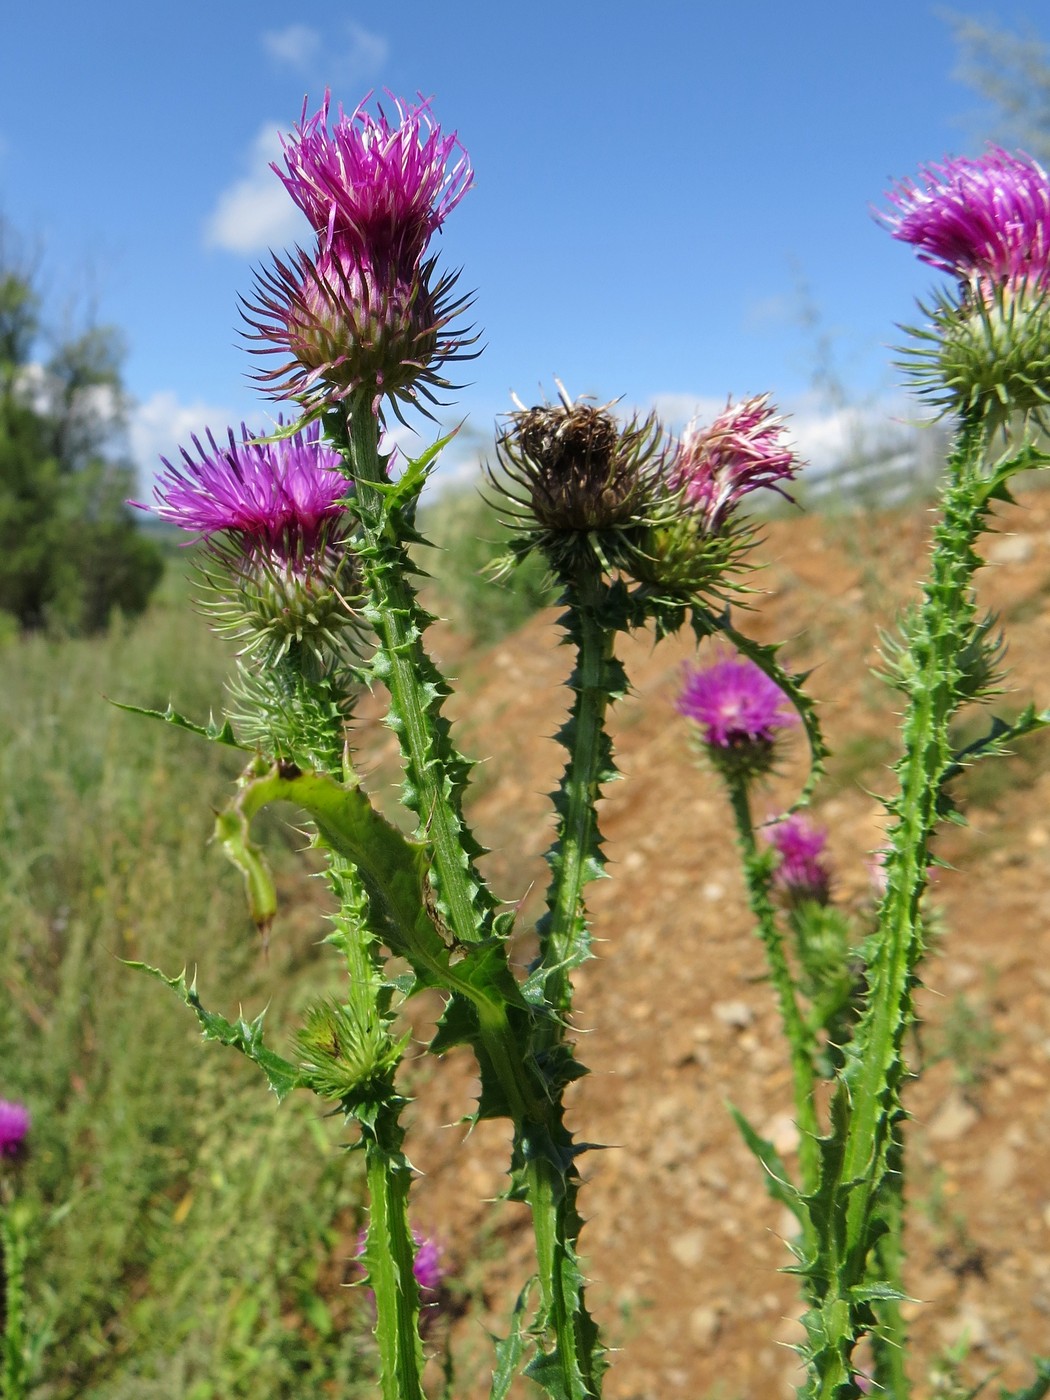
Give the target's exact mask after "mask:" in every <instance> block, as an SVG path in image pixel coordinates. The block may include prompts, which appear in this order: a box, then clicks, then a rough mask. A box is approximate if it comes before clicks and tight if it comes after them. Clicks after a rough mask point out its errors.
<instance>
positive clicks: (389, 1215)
mask: <svg viewBox="0 0 1050 1400" xmlns="http://www.w3.org/2000/svg"><path fill="white" fill-rule="evenodd" d="M362 1127H363V1131H364V1146H365V1163H366V1174H367V1179H368V1190H369V1198H370V1205H369V1218H368V1237H367V1241H366V1245H365V1264H366V1266H367V1269H368V1282H369V1285H370V1287H371V1288H372V1291H373V1292H374V1293H375V1297H376V1338H377V1340H378V1342H379V1358H380V1382H381V1386H382V1393H383V1400H423V1394H424V1392H423V1379H422V1376H423V1347H422V1343H421V1342H420V1340H419V1286H418V1284H417V1283H416V1277H415V1274H414V1273H413V1264H414V1261H415V1242H414V1240H413V1239H412V1230H411V1227H410V1225H409V1219H408V1193H409V1187H410V1185H411V1180H412V1169H411V1167H410V1166H409V1164H408V1161H407V1160H406V1158H405V1156H404V1153H403V1152H402V1151H401V1144H402V1140H403V1138H404V1132H403V1129H402V1128H401V1125H400V1123H399V1122H398V1113H397V1111H391V1110H390V1108H389V1107H386V1106H384V1107H382V1108H380V1110H379V1112H378V1114H377V1116H376V1119H375V1122H374V1124H373V1125H372V1126H371V1127H365V1126H364V1125H362Z"/></svg>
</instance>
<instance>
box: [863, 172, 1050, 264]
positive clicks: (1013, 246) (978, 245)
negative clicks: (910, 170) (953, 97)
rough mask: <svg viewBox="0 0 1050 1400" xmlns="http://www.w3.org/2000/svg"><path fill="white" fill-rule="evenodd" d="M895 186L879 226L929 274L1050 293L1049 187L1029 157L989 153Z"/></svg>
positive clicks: (1047, 180)
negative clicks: (909, 247)
mask: <svg viewBox="0 0 1050 1400" xmlns="http://www.w3.org/2000/svg"><path fill="white" fill-rule="evenodd" d="M919 176H920V181H921V183H919V184H917V183H916V182H915V181H914V180H901V181H899V182H898V183H897V184H896V185H895V186H894V188H893V189H892V190H891V191H890V192H889V194H888V195H887V198H888V199H889V201H890V203H891V204H892V205H893V207H894V209H895V210H896V211H897V212H896V213H893V214H883V215H882V221H883V222H884V223H885V225H886V226H887V227H888V228H889V230H890V232H891V233H892V234H893V237H894V238H899V239H900V240H901V241H902V242H904V243H911V244H913V245H914V247H916V248H917V249H918V253H919V257H920V258H921V259H922V260H923V262H926V263H929V264H930V266H931V267H936V268H939V269H940V270H941V271H942V272H949V273H951V274H952V275H953V276H954V277H957V278H959V280H960V281H963V282H968V281H970V279H971V278H974V277H976V278H979V279H987V280H988V281H989V282H992V283H997V284H1003V283H1014V284H1021V283H1034V284H1035V285H1037V286H1039V287H1043V288H1045V287H1047V286H1050V179H1048V178H1047V174H1046V171H1045V170H1043V168H1042V166H1041V165H1039V164H1038V162H1037V161H1034V160H1032V158H1031V157H1030V156H1026V155H1022V154H1016V155H1014V154H1011V153H1010V152H1008V151H1004V150H1003V149H1002V148H1001V147H999V146H990V147H989V148H988V150H987V151H986V152H985V154H984V155H983V156H979V157H978V158H977V159H976V160H970V159H967V158H965V157H963V158H960V159H954V160H946V161H945V162H944V163H943V164H940V165H937V164H932V163H931V164H929V165H926V166H923V167H922V169H921V170H920V172H919Z"/></svg>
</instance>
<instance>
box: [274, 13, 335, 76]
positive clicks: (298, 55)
mask: <svg viewBox="0 0 1050 1400" xmlns="http://www.w3.org/2000/svg"><path fill="white" fill-rule="evenodd" d="M262 46H263V48H264V49H265V50H266V52H267V53H268V54H269V55H270V57H271V58H272V59H273V60H274V61H275V62H276V63H279V64H281V65H283V66H284V67H286V68H293V69H294V70H295V71H296V72H297V73H302V72H304V71H308V70H310V69H311V68H312V67H313V66H314V63H315V61H316V59H317V56H318V54H319V53H320V51H321V35H320V31H319V30H316V29H311V28H310V26H309V25H307V24H290V25H288V27H287V29H270V30H267V32H266V33H265V34H264V35H263V36H262Z"/></svg>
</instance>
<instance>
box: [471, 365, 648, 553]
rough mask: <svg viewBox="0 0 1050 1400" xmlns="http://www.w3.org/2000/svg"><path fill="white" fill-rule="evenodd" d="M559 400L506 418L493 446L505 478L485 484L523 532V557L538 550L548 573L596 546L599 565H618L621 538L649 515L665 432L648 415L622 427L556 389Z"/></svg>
mask: <svg viewBox="0 0 1050 1400" xmlns="http://www.w3.org/2000/svg"><path fill="white" fill-rule="evenodd" d="M555 382H557V381H555ZM558 392H559V397H560V402H559V403H556V404H541V405H539V406H538V407H535V408H525V407H524V405H522V404H520V403H519V407H518V411H517V412H515V413H511V414H509V415H508V420H509V421H508V426H507V427H506V428H505V429H504V431H503V432H502V433H501V434H500V435H499V437H498V438H497V441H496V456H497V461H498V463H499V467H500V469H501V472H502V476H500V477H497V476H494V475H493V474H492V473H490V479H491V480H492V481H493V484H494V485H495V486H496V488H497V489H498V490H500V491H501V493H502V494H503V496H504V499H505V502H506V504H507V505H508V507H509V510H510V513H511V515H512V517H513V523H514V524H515V525H517V526H518V527H519V528H520V529H521V530H522V536H523V543H522V551H521V552H522V553H524V552H526V551H527V550H529V549H540V550H541V551H542V552H543V553H544V554H545V555H546V556H547V559H548V561H549V562H550V563H551V565H552V567H554V568H555V569H564V570H571V569H572V567H573V565H574V563H575V561H576V560H577V559H579V558H580V557H581V556H588V557H590V558H594V557H595V548H594V546H595V544H597V546H598V549H597V557H599V558H600V559H602V560H608V561H610V562H613V563H616V562H619V559H620V556H621V555H622V549H621V547H620V546H621V541H622V537H623V535H624V533H625V532H627V533H629V532H630V531H632V530H633V529H637V528H638V527H640V526H641V525H642V524H643V523H644V521H645V520H646V519H647V517H648V515H649V511H650V505H651V502H652V500H653V498H654V494H655V492H656V489H657V484H658V482H659V479H660V474H661V471H662V469H663V461H664V451H665V443H664V438H663V431H662V429H661V428H660V425H659V423H658V422H657V420H656V418H655V417H654V416H653V415H650V416H649V417H648V418H645V419H643V420H639V419H638V418H632V419H631V420H630V421H629V422H628V423H626V424H622V423H620V422H618V421H617V419H616V418H615V417H614V416H613V414H612V413H610V411H609V408H610V406H609V405H605V406H604V407H602V408H597V407H595V406H594V405H592V404H589V403H587V402H585V401H584V400H582V399H581V400H576V401H573V400H572V399H571V398H570V397H569V395H568V394H567V393H566V391H565V388H564V386H563V385H561V384H558Z"/></svg>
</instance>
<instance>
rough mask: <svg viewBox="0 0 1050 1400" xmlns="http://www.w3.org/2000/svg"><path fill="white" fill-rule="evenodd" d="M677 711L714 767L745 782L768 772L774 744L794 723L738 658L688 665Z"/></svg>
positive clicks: (776, 693) (760, 677) (771, 689)
mask: <svg viewBox="0 0 1050 1400" xmlns="http://www.w3.org/2000/svg"><path fill="white" fill-rule="evenodd" d="M676 708H677V709H678V712H679V714H682V715H685V717H686V718H687V719H690V720H692V721H693V723H694V724H695V725H696V726H697V728H698V730H699V735H698V737H699V740H700V742H701V744H702V745H703V746H704V750H705V752H706V753H707V756H708V757H709V759H710V760H711V762H712V763H713V764H714V765H715V767H716V768H718V769H719V770H720V771H721V772H723V773H724V774H725V775H726V776H728V777H732V778H737V779H744V780H748V779H751V778H755V777H759V776H761V775H762V774H764V773H768V772H769V771H770V770H771V768H772V767H773V765H774V763H775V761H776V749H777V743H778V740H779V739H780V737H781V736H782V734H783V733H784V732H785V731H786V730H788V729H790V728H792V727H793V726H795V725H797V724H798V723H799V719H798V715H797V714H796V713H795V711H794V710H793V709H792V707H791V702H790V701H789V700H788V698H787V696H786V695H785V694H784V692H783V691H782V690H781V689H780V687H779V686H778V685H777V684H776V683H775V682H774V681H772V680H770V678H769V677H768V676H767V675H766V673H765V672H764V671H763V670H761V669H760V668H759V667H758V666H757V665H756V664H755V663H754V662H753V661H750V660H748V658H747V657H743V656H726V657H722V658H721V659H719V660H717V661H714V662H712V663H711V665H709V666H690V665H687V666H686V668H685V677H684V681H683V684H682V690H681V693H680V694H679V696H678V700H677V702H676Z"/></svg>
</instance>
